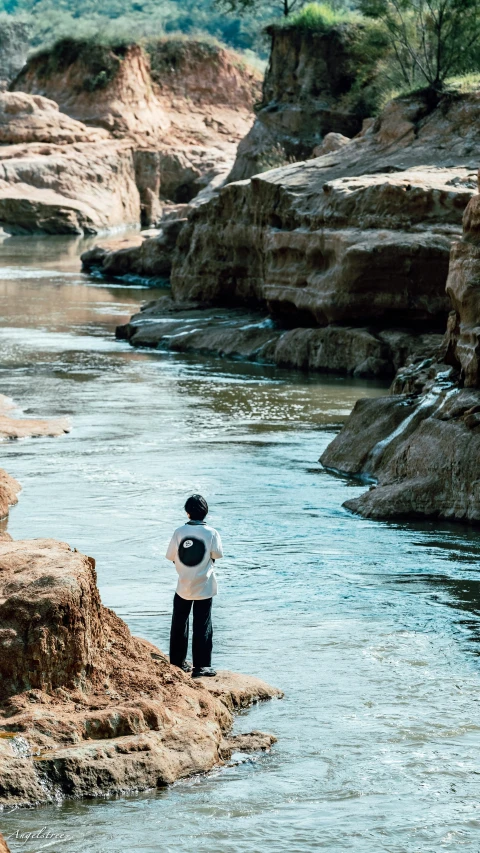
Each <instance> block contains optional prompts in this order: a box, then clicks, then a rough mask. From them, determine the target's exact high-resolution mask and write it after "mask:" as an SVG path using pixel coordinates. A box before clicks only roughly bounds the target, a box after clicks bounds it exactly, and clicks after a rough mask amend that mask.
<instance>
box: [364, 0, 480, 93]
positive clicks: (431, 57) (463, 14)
mask: <svg viewBox="0 0 480 853" xmlns="http://www.w3.org/2000/svg"><path fill="white" fill-rule="evenodd" d="M359 7H360V10H361V11H362V12H363V13H364V14H365V15H367V16H369V17H370V18H372V19H374V20H376V21H378V22H380V23H381V25H382V26H383V28H384V30H385V32H386V33H387V35H388V39H389V43H390V48H391V72H390V77H391V80H392V82H393V83H396V82H399V81H400V82H401V84H402V85H403V86H405V87H407V88H415V87H416V86H424V87H427V88H430V89H432V90H437V91H440V90H441V89H442V88H443V86H444V84H445V81H446V79H447V78H448V77H451V76H453V75H464V74H466V73H469V72H472V71H476V70H477V69H478V68H479V63H480V0H359Z"/></svg>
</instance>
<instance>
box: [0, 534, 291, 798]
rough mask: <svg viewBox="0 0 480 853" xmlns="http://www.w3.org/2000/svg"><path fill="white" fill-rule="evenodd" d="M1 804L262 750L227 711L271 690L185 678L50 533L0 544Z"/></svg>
mask: <svg viewBox="0 0 480 853" xmlns="http://www.w3.org/2000/svg"><path fill="white" fill-rule="evenodd" d="M0 601H1V604H0V617H1V629H0V644H1V646H2V649H3V652H2V654H1V655H0V659H1V662H0V674H1V687H0V729H1V732H0V734H1V738H0V803H2V804H6V803H8V804H10V805H12V804H17V805H31V804H33V803H46V802H52V801H55V799H56V798H58V797H59V796H60V797H65V796H68V797H81V796H99V795H105V794H111V793H115V792H116V793H120V792H123V793H124V792H126V791H128V790H133V789H135V790H141V789H145V788H149V787H158V786H161V785H165V784H168V783H170V782H173V781H175V779H178V778H180V777H182V776H187V775H189V774H191V773H196V772H200V771H206V770H209V769H211V768H212V767H213V766H215V765H217V764H221V763H222V762H223V761H225V760H226V759H228V758H229V757H230V755H231V753H232V751H233V750H234V749H235V750H236V749H241V748H245V749H267V748H268V747H269V746H270V745H271V744H272V743H273V741H274V740H275V738H274V737H273V736H272V735H267V734H264V733H261V732H252V733H251V735H250V736H246V737H245V736H241V737H240V738H235V737H234V738H231V737H230V736H229V730H230V728H231V725H232V714H231V712H232V710H234V709H236V708H239V707H246V706H247V705H249V704H251V703H252V702H253V701H257V700H259V699H265V698H271V697H273V696H279V695H281V694H280V691H278V690H276V689H275V688H272V687H269V686H268V685H266V684H265V683H264V682H262V681H260V680H259V679H255V678H250V677H244V676H240V675H235V674H233V673H228V672H220V673H219V674H218V675H217V677H216V678H213V679H203V680H201V681H194V680H192V679H191V677H190V676H187V675H186V674H185V673H183V672H182V671H181V670H179V669H177V668H176V667H172V666H170V664H169V663H168V660H167V658H166V657H165V655H163V654H162V652H160V651H159V650H158V649H157V648H155V646H152V645H151V644H150V643H148V642H147V641H146V640H141V639H138V638H135V637H132V635H131V634H130V632H129V630H128V628H127V626H126V625H125V623H124V622H122V620H121V619H119V618H118V617H117V616H116V614H115V613H113V612H112V611H111V610H109V609H108V608H105V607H103V606H102V604H101V601H100V597H99V594H98V589H97V586H96V575H95V568H94V561H93V560H92V559H91V558H89V557H85V556H83V555H82V554H80V553H79V552H77V551H76V550H72V549H71V548H70V547H69V546H68V545H66V544H65V543H61V542H54V541H52V540H32V541H24V542H0Z"/></svg>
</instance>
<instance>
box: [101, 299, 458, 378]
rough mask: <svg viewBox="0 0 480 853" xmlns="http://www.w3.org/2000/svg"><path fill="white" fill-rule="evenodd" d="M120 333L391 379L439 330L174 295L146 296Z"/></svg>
mask: <svg viewBox="0 0 480 853" xmlns="http://www.w3.org/2000/svg"><path fill="white" fill-rule="evenodd" d="M116 335H117V338H119V339H120V340H127V341H129V343H130V344H132V346H135V347H149V348H153V349H160V350H163V351H168V352H177V353H182V352H183V353H201V354H203V355H211V356H220V357H226V358H232V359H239V360H245V361H255V362H259V363H261V364H272V365H277V366H278V367H283V368H293V369H298V370H318V371H322V372H324V373H347V374H350V375H353V376H355V377H364V378H370V377H372V376H375V377H377V378H382V379H388V378H391V377H392V376H394V375H395V372H396V370H397V369H398V368H399V367H400V366H401V365H403V364H404V363H405V361H406V359H407V357H409V356H411V355H412V353H415V354H416V355H418V356H426V355H428V354H429V353H430V352H431V350H432V347H435V346H436V345H437V344H438V343H439V341H440V340H441V336H440V335H435V334H422V333H421V332H418V333H415V332H410V331H408V329H404V330H401V329H400V330H387V331H385V332H382V331H377V330H376V329H375V328H369V327H360V328H355V327H352V326H340V325H333V324H332V325H329V326H326V327H323V328H293V329H285V328H282V325H281V324H279V323H278V322H276V321H275V320H273V319H272V318H271V317H268V316H265V314H264V313H262V312H260V311H258V310H257V311H247V310H245V309H242V308H219V307H215V306H212V305H211V304H209V303H197V302H194V301H193V302H192V301H191V302H181V301H175V300H173V299H172V298H171V296H169V295H165V296H164V297H162V298H160V299H158V300H155V301H154V302H151V303H147V304H146V305H144V306H143V307H142V310H141V311H140V313H138V314H135V315H134V316H133V317H132V318H131V319H130V322H129V323H127V324H125V325H123V326H118V327H117V330H116Z"/></svg>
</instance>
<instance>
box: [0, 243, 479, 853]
mask: <svg viewBox="0 0 480 853" xmlns="http://www.w3.org/2000/svg"><path fill="white" fill-rule="evenodd" d="M85 246H86V241H82V240H78V239H75V238H65V239H64V238H43V239H32V238H27V237H15V238H7V239H5V240H3V242H0V312H1V315H2V321H1V324H0V378H1V383H0V390H1V391H2V393H5V394H7V395H10V396H11V397H13V398H14V399H15V401H16V402H17V403H18V404H19V406H20V407H21V409H22V411H23V412H24V413H25V414H27V415H28V414H32V415H33V414H34V415H36V416H39V417H49V416H58V415H62V416H64V415H66V416H68V417H69V418H70V419H71V424H72V431H71V433H70V434H69V435H67V436H65V437H64V438H60V439H46V438H40V439H26V440H22V441H18V442H7V443H4V444H2V446H1V456H2V459H1V463H0V464H1V466H2V467H4V468H5V469H6V470H7V471H8V472H9V473H11V474H13V475H14V476H15V477H17V478H18V479H19V480H20V482H21V483H22V486H23V491H22V493H21V496H20V502H19V504H18V506H16V507H15V508H14V509H13V510H12V511H11V515H10V520H9V522H8V530H9V532H10V533H11V534H12V536H13V537H14V538H33V537H43V538H44V537H54V538H57V539H61V540H65V541H68V542H69V543H70V544H71V545H72V546H75V547H77V548H78V549H79V550H81V551H83V552H85V553H87V554H90V555H92V556H94V557H95V558H96V561H97V571H98V580H99V587H100V591H101V595H102V599H103V602H104V603H105V604H106V605H108V606H109V607H112V608H114V609H115V610H116V611H117V613H118V614H119V615H120V616H121V617H122V618H123V619H125V620H126V621H127V623H128V625H129V626H130V628H131V630H132V631H133V632H134V633H136V634H138V635H140V636H143V637H146V638H148V639H149V640H151V641H152V642H154V643H156V644H157V645H159V646H160V647H161V648H163V649H166V648H167V644H168V632H169V619H170V611H171V602H172V597H173V593H174V589H175V577H174V570H173V567H172V564H171V563H168V562H167V561H166V560H165V559H164V552H165V549H166V545H167V543H168V540H169V537H170V534H171V532H172V530H173V528H174V527H175V526H177V525H178V524H181V523H182V522H183V512H182V506H183V503H184V501H185V498H186V497H187V496H188V494H190V493H192V492H197V491H199V492H202V493H203V494H204V495H205V496H206V497H207V499H208V501H209V503H210V505H211V515H210V520H211V523H212V524H214V525H215V526H216V527H218V529H219V530H220V532H221V534H222V538H223V541H224V547H225V559H224V560H223V561H222V562H221V563H219V565H218V573H219V588H220V595H219V596H218V598H217V599H216V600H215V602H214V631H215V635H214V644H215V653H214V663H215V665H216V666H217V667H218V668H223V669H233V670H237V671H240V672H245V673H249V674H252V675H257V676H259V677H261V678H263V679H265V680H266V681H269V682H271V683H272V684H275V685H276V686H278V687H281V688H282V689H283V690H284V691H285V698H284V699H283V700H281V701H273V702H269V703H265V704H261V705H258V706H256V707H255V708H254V709H253V710H251V711H249V712H248V713H246V714H244V715H243V714H242V715H240V716H239V717H238V719H237V723H236V730H237V731H250V730H251V729H262V730H264V731H271V732H274V733H275V734H276V736H277V737H278V743H277V744H276V745H275V746H274V748H273V749H272V750H271V752H270V753H268V754H266V755H263V754H262V755H258V756H257V755H254V756H243V757H238V762H233V763H232V765H231V766H229V767H226V768H223V769H219V770H216V771H214V772H212V773H210V774H208V775H206V776H200V777H196V778H194V779H190V780H187V781H183V782H179V783H176V784H175V785H173V786H172V787H171V788H168V789H165V790H161V791H152V792H147V793H139V794H132V795H130V796H128V797H119V798H110V799H104V800H90V801H83V802H64V803H59V804H58V805H56V806H51V807H48V808H39V809H32V810H25V811H13V812H11V813H3V815H1V816H0V824H1V827H2V830H3V832H4V833H5V835H6V836H7V837H8V838H9V844H10V846H11V849H12V853H20V851H22V853H23V852H24V851H25V853H34V851H39V850H44V849H48V850H49V851H53V853H57V851H58V853H60V851H61V853H86V851H88V853H124V851H129V852H130V851H138V853H154V851H155V853H160V851H161V853H192V851H195V853H196V851H205V853H247V851H248V852H249V853H251V851H254V853H287V851H288V853H309V852H310V851H317V850H328V851H331V853H344V851H349V850H354V851H356V853H377V851H388V853H426V851H428V853H430V851H432V852H433V851H435V853H437V851H443V850H446V851H459V850H472V851H478V850H479V849H480V841H479V837H480V836H479V829H480V805H479V801H480V796H479V795H480V759H479V755H480V689H479V688H480V661H479V656H478V655H479V651H480V645H479V641H480V618H479V617H480V602H479V592H480V585H479V581H480V569H479V556H480V534H479V532H477V531H475V530H474V529H470V528H467V527H463V526H460V525H458V526H449V525H445V524H440V523H436V522H430V523H424V524H406V523H402V524H399V523H378V522H373V521H369V520H365V519H361V518H358V517H355V516H352V515H350V514H349V513H347V512H346V511H345V510H343V509H342V502H343V501H344V500H346V499H347V498H349V497H352V496H353V495H355V494H357V493H359V492H360V491H361V489H363V488H364V487H361V486H359V485H358V484H352V483H349V482H347V481H345V480H344V479H342V478H339V477H333V476H331V475H330V474H327V473H326V472H325V471H323V470H322V468H321V466H320V465H319V464H318V458H319V456H320V454H321V452H322V451H323V449H324V448H325V447H326V445H327V443H328V442H329V441H331V439H332V438H333V435H334V434H335V430H336V429H337V428H338V425H339V424H340V423H341V422H342V420H344V418H345V417H346V415H347V414H348V412H349V411H350V410H351V408H352V406H353V404H354V402H355V400H356V399H358V398H359V397H360V396H365V395H366V396H372V395H378V394H381V393H384V388H383V387H381V386H379V385H378V384H374V383H367V382H361V381H359V380H351V379H346V378H342V377H332V376H327V377H326V376H320V375H315V374H310V375H307V374H302V373H295V372H289V371H286V370H278V369H275V368H271V367H268V366H261V365H256V364H249V363H244V362H240V361H227V360H223V359H213V358H204V357H194V356H189V357H185V356H177V355H172V354H168V353H161V352H155V351H146V350H140V351H135V350H133V349H131V348H130V347H129V346H128V344H126V343H124V342H120V341H116V340H115V338H114V329H115V325H116V324H120V323H123V322H125V321H126V320H127V319H128V318H129V317H130V315H131V314H133V313H134V312H135V311H136V310H137V309H138V306H139V305H140V304H141V302H142V301H144V300H146V299H148V298H153V296H154V295H155V292H150V291H148V290H146V289H145V288H142V287H140V286H135V287H126V286H124V285H123V284H122V283H121V282H111V283H108V284H107V283H103V282H99V281H91V280H90V279H88V278H87V277H86V276H84V275H82V274H81V273H80V272H79V269H80V264H79V260H78V258H79V254H80V252H81V251H83V249H84V248H85ZM29 833H37V835H39V836H40V837H37V838H30V839H27V838H26V837H25V835H26V834H27V835H28V834H29Z"/></svg>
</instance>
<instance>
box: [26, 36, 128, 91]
mask: <svg viewBox="0 0 480 853" xmlns="http://www.w3.org/2000/svg"><path fill="white" fill-rule="evenodd" d="M128 46H129V43H128V42H126V41H123V42H118V43H117V44H103V43H102V42H101V41H100V40H95V39H75V38H64V39H60V40H59V41H57V42H55V44H54V45H52V47H50V48H48V49H45V50H40V51H38V53H37V54H36V56H35V59H36V60H37V63H38V65H39V66H41V68H42V74H43V75H44V76H45V77H48V76H49V75H50V74H55V73H58V72H59V71H60V72H62V71H65V70H66V69H67V68H69V67H70V65H72V64H73V63H74V62H77V61H78V62H81V63H82V65H84V66H85V69H86V71H87V73H86V74H85V78H84V82H83V88H84V89H85V91H87V92H94V91H95V90H97V89H105V88H106V87H107V86H108V84H109V83H110V81H111V80H113V78H114V77H115V75H116V74H117V71H118V68H119V65H120V63H121V61H122V59H123V57H124V56H125V52H126V50H127V48H128Z"/></svg>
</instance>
